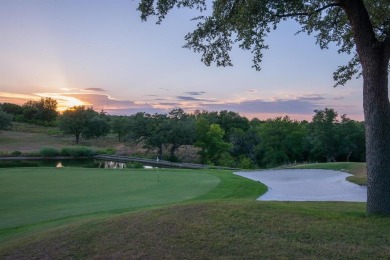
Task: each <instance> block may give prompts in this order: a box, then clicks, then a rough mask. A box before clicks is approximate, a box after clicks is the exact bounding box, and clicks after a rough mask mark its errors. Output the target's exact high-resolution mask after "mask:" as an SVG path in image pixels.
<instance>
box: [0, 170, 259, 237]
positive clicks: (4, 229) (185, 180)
mask: <svg viewBox="0 0 390 260" xmlns="http://www.w3.org/2000/svg"><path fill="white" fill-rule="evenodd" d="M158 175H159V176H158ZM210 190H211V191H210ZM209 191H210V192H209ZM265 191H266V187H265V186H264V185H261V184H259V183H257V182H253V181H250V180H247V179H245V178H242V177H239V176H236V175H233V174H232V173H231V172H227V171H211V170H209V171H204V170H196V171H194V170H192V171H190V170H172V169H170V170H168V169H167V170H160V173H158V171H156V170H105V169H85V168H79V169H77V168H62V169H56V168H28V169H26V168H23V169H21V168H19V169H18V168H16V169H15V168H13V169H0V209H1V210H0V242H7V240H9V239H12V238H16V239H17V238H19V237H22V236H25V235H28V234H30V233H35V232H40V231H41V230H47V229H50V228H52V227H55V226H56V225H63V224H67V223H70V222H77V221H79V220H82V219H86V218H97V217H98V218H101V217H110V216H112V215H115V214H120V213H123V212H129V211H134V210H139V209H141V208H146V207H150V206H156V205H167V204H171V203H177V202H180V201H184V200H187V201H188V200H210V199H221V198H225V199H226V198H235V199H240V198H249V199H255V198H256V197H258V196H259V195H260V194H262V193H264V192H265ZM199 196H200V197H199Z"/></svg>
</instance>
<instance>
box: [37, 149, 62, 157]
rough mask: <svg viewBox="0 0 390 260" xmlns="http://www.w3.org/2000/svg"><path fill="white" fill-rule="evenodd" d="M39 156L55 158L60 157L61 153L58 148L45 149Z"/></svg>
mask: <svg viewBox="0 0 390 260" xmlns="http://www.w3.org/2000/svg"><path fill="white" fill-rule="evenodd" d="M39 154H40V155H42V156H44V157H54V156H58V155H60V152H59V151H58V150H57V149H56V148H52V147H44V148H42V149H41V151H40V152H39Z"/></svg>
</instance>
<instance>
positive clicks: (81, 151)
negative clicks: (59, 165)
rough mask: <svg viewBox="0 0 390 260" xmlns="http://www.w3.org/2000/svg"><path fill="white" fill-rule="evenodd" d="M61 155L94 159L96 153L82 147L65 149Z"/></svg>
mask: <svg viewBox="0 0 390 260" xmlns="http://www.w3.org/2000/svg"><path fill="white" fill-rule="evenodd" d="M61 154H62V155H64V156H73V157H75V158H77V157H93V156H94V155H95V151H93V150H92V149H89V148H87V147H84V146H80V147H64V148H62V150H61Z"/></svg>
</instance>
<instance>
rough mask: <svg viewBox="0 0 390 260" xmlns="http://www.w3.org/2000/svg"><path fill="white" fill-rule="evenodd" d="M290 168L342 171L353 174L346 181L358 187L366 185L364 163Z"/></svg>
mask: <svg viewBox="0 0 390 260" xmlns="http://www.w3.org/2000/svg"><path fill="white" fill-rule="evenodd" d="M291 168H294V169H324V170H335V171H344V172H348V173H350V174H353V176H349V177H348V178H347V180H348V181H350V182H353V183H356V184H359V185H367V170H366V163H356V162H334V163H310V164H302V165H297V166H293V167H291Z"/></svg>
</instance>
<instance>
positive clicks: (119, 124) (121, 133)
mask: <svg viewBox="0 0 390 260" xmlns="http://www.w3.org/2000/svg"><path fill="white" fill-rule="evenodd" d="M129 127H130V118H129V117H127V116H115V117H114V118H113V119H112V122H111V129H112V132H113V133H114V134H117V136H118V141H119V142H120V141H124V139H125V137H126V135H127V133H128V131H129Z"/></svg>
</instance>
